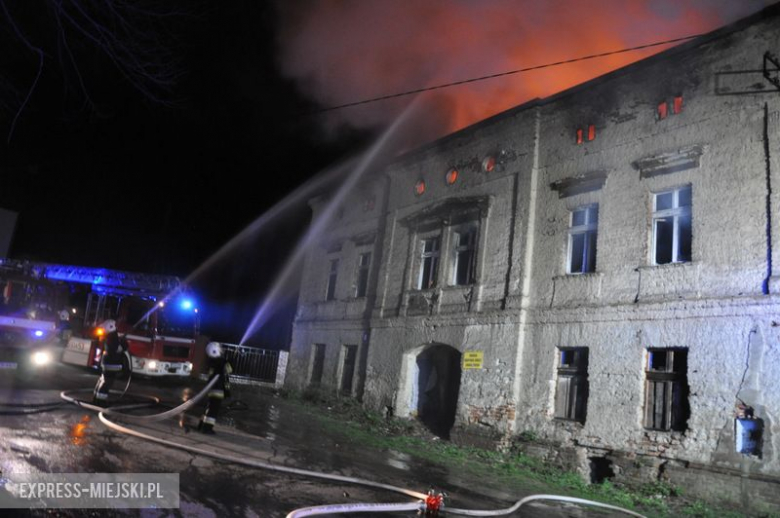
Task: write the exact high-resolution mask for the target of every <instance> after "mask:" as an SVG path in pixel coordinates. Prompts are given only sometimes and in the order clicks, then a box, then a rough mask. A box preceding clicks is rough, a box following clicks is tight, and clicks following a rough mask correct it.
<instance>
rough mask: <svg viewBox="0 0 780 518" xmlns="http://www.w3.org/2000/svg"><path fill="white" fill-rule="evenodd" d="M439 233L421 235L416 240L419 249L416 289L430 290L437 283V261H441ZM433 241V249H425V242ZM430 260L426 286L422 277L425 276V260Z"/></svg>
mask: <svg viewBox="0 0 780 518" xmlns="http://www.w3.org/2000/svg"><path fill="white" fill-rule="evenodd" d="M441 237H442V236H441V234H436V235H431V236H427V237H422V238H420V239H419V240H418V242H419V246H420V250H419V265H418V269H419V271H418V273H417V283H416V287H417V289H418V290H421V291H423V290H430V289H433V288H435V287H436V286H438V284H439V263H440V262H441V244H442V239H441ZM429 241H430V242H435V244H436V246H435V249H433V250H430V251H426V247H425V244H426V243H427V242H429ZM428 260H430V263H431V267H430V270H429V274H428V279H427V280H428V285H427V286H426V285H425V284H424V280H425V279H424V277H425V271H426V268H425V264H426V261H428Z"/></svg>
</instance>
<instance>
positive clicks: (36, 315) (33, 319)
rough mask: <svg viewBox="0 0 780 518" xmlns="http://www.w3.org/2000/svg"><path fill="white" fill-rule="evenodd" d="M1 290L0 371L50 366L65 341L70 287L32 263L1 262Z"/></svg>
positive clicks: (5, 260)
mask: <svg viewBox="0 0 780 518" xmlns="http://www.w3.org/2000/svg"><path fill="white" fill-rule="evenodd" d="M0 289H1V290H2V298H0V370H16V369H37V368H42V367H45V366H46V365H49V364H51V362H52V361H55V360H56V358H58V357H59V353H60V352H61V350H62V345H63V343H64V341H66V340H67V338H68V334H67V333H68V328H69V327H70V325H69V317H70V311H71V309H70V307H69V306H68V303H69V299H70V289H69V287H68V286H67V285H66V284H65V283H62V282H58V281H52V280H50V279H47V278H46V277H45V276H44V275H42V272H41V270H40V269H39V268H37V266H36V265H35V264H31V263H28V262H23V261H12V260H7V259H0ZM63 314H64V316H63Z"/></svg>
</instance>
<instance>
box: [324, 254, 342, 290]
mask: <svg viewBox="0 0 780 518" xmlns="http://www.w3.org/2000/svg"><path fill="white" fill-rule="evenodd" d="M338 274H339V260H338V259H331V261H330V271H329V272H328V289H327V291H326V294H325V300H335V298H336V279H337V277H338Z"/></svg>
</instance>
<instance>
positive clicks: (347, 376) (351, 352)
mask: <svg viewBox="0 0 780 518" xmlns="http://www.w3.org/2000/svg"><path fill="white" fill-rule="evenodd" d="M356 362H357V345H345V346H344V363H343V364H342V369H341V393H342V394H344V395H345V396H349V395H351V394H352V379H353V378H354V377H355V363H356Z"/></svg>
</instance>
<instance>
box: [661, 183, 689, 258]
mask: <svg viewBox="0 0 780 518" xmlns="http://www.w3.org/2000/svg"><path fill="white" fill-rule="evenodd" d="M685 190H688V191H690V200H691V202H690V205H685V206H682V207H681V206H680V205H679V204H680V193H681V192H683V191H685ZM652 194H653V204H652V208H653V213H652V223H651V232H652V233H653V235H652V250H651V263H652V265H653V266H663V265H666V264H684V263H690V262H693V186H692V185H691V184H686V185H683V186H680V187H675V188H671V189H665V190H663V191H658V192H654V193H652ZM664 194H671V195H672V206H671V207H670V208H668V209H660V210H659V209H658V199H659V197H660V196H662V195H664ZM686 216H687V218H688V228H689V232H690V236H689V239H688V240H689V242H690V247H691V249H690V257H689V258H688V259H683V260H681V259H680V255H681V249H680V221H681V218H682V217H686ZM669 218H671V219H672V243H671V247H672V249H671V253H670V260H669V261H668V262H662V263H659V262H658V252H659V249H658V247H659V240H658V234H659V232H658V223H659V222H660V221H662V220H667V219H669Z"/></svg>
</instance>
